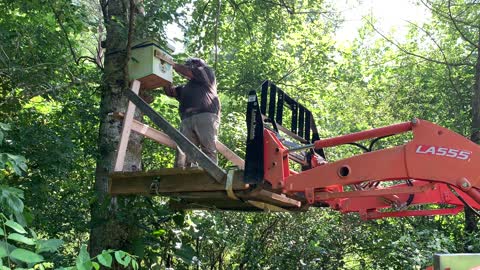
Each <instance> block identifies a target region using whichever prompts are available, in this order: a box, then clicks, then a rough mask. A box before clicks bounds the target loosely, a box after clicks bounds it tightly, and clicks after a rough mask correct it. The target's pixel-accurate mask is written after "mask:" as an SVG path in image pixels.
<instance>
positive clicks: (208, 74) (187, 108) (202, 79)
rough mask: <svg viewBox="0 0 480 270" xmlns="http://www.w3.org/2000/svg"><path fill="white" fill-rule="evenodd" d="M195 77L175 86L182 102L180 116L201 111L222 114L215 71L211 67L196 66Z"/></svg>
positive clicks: (193, 70) (185, 116)
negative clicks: (184, 83)
mask: <svg viewBox="0 0 480 270" xmlns="http://www.w3.org/2000/svg"><path fill="white" fill-rule="evenodd" d="M191 71H192V73H193V78H192V79H190V81H189V82H188V83H187V84H186V85H183V86H177V87H176V88H175V90H176V92H177V99H178V101H179V102H180V107H179V111H180V117H181V118H182V119H185V118H187V117H190V116H192V115H195V114H199V113H205V112H208V113H215V114H217V115H219V114H220V101H219V99H218V95H217V82H216V78H215V73H214V72H213V70H212V69H211V68H210V67H207V66H202V67H194V68H192V69H191Z"/></svg>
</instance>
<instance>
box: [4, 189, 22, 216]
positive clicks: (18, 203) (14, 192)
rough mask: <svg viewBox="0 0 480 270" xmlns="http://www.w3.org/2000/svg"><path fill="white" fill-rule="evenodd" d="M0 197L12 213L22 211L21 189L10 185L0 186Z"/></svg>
mask: <svg viewBox="0 0 480 270" xmlns="http://www.w3.org/2000/svg"><path fill="white" fill-rule="evenodd" d="M1 199H2V202H4V203H6V205H7V206H8V207H9V208H10V209H11V211H12V212H14V213H21V212H23V208H24V205H23V201H22V199H23V191H22V190H19V189H17V188H12V187H6V186H2V187H1Z"/></svg>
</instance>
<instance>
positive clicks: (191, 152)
mask: <svg viewBox="0 0 480 270" xmlns="http://www.w3.org/2000/svg"><path fill="white" fill-rule="evenodd" d="M125 95H126V96H127V97H128V98H129V99H130V101H132V102H133V103H134V104H135V105H136V106H137V107H138V109H140V110H141V111H142V112H143V113H144V114H145V115H146V116H148V117H149V118H150V119H151V120H152V122H153V123H154V124H155V125H157V126H158V127H160V129H162V130H163V131H164V132H165V133H166V134H167V135H168V136H169V137H170V138H171V139H172V140H173V141H175V143H177V145H178V146H180V148H181V149H182V150H183V151H184V152H185V154H186V155H188V156H189V157H190V158H191V159H192V160H195V161H196V162H197V163H198V165H199V166H200V167H202V168H203V169H205V171H206V172H207V173H208V174H210V175H211V176H212V177H213V178H214V179H215V180H216V181H217V182H219V183H225V179H226V177H227V174H226V172H225V171H224V170H223V169H222V168H220V167H218V165H217V164H216V163H215V162H213V161H212V160H211V159H210V158H209V157H207V156H206V155H205V154H204V153H203V152H202V151H200V149H198V147H197V146H195V145H194V144H193V143H192V142H190V141H189V140H188V139H187V138H186V137H185V136H184V135H183V134H182V133H180V132H179V131H178V130H177V129H176V128H174V127H173V126H172V125H171V124H170V123H169V122H168V121H167V120H165V119H164V118H163V117H162V116H161V115H160V114H158V113H157V112H156V111H155V110H154V109H152V108H151V107H150V106H149V105H148V104H147V103H146V102H145V101H144V100H143V99H142V98H140V97H139V96H138V95H137V94H136V93H135V92H133V91H130V90H127V91H125Z"/></svg>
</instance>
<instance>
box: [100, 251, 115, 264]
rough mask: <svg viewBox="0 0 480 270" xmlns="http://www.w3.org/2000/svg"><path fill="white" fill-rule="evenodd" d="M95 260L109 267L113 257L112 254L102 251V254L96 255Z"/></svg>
mask: <svg viewBox="0 0 480 270" xmlns="http://www.w3.org/2000/svg"><path fill="white" fill-rule="evenodd" d="M97 260H98V262H99V263H101V264H102V265H103V266H106V267H111V266H112V261H113V258H112V255H110V253H106V252H105V253H103V252H102V254H100V255H98V256H97Z"/></svg>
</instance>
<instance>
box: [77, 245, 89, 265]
mask: <svg viewBox="0 0 480 270" xmlns="http://www.w3.org/2000/svg"><path fill="white" fill-rule="evenodd" d="M75 265H76V266H77V269H78V270H90V269H92V267H93V264H92V262H91V260H90V255H89V254H88V251H87V246H85V245H82V246H81V247H80V253H79V254H78V257H77V259H76V261H75Z"/></svg>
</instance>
